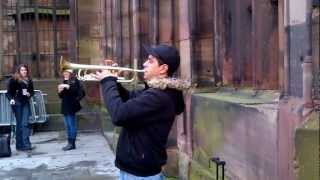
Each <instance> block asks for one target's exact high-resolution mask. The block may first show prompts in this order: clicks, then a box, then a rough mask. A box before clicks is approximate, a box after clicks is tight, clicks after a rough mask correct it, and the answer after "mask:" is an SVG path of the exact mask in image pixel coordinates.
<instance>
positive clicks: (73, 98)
mask: <svg viewBox="0 0 320 180" xmlns="http://www.w3.org/2000/svg"><path fill="white" fill-rule="evenodd" d="M63 84H68V85H69V86H70V88H69V89H66V88H64V89H63V90H62V91H61V92H60V93H58V95H59V97H60V98H61V99H62V102H61V113H62V114H64V115H67V114H75V113H76V112H78V111H79V110H80V109H81V105H80V99H79V93H80V92H79V91H80V90H81V85H80V82H79V80H78V79H77V78H71V79H70V80H64V81H63Z"/></svg>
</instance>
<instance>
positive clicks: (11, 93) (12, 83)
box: [7, 78, 34, 104]
mask: <svg viewBox="0 0 320 180" xmlns="http://www.w3.org/2000/svg"><path fill="white" fill-rule="evenodd" d="M22 89H27V91H28V92H29V93H30V96H29V97H28V96H25V95H22ZM33 95H34V89H33V82H32V80H31V79H29V80H24V81H18V80H16V79H14V78H10V79H9V82H8V87H7V97H8V99H9V100H11V99H14V100H15V101H16V104H25V103H29V100H30V98H31V97H32V96H33Z"/></svg>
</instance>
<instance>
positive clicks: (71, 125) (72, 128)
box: [64, 114, 77, 139]
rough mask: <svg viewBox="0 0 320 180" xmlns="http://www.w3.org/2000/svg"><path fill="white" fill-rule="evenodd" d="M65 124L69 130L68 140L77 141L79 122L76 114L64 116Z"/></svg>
mask: <svg viewBox="0 0 320 180" xmlns="http://www.w3.org/2000/svg"><path fill="white" fill-rule="evenodd" d="M64 123H65V126H66V129H67V135H68V139H76V137H77V121H76V116H75V114H66V115H64Z"/></svg>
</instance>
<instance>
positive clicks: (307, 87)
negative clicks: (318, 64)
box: [302, 56, 313, 107]
mask: <svg viewBox="0 0 320 180" xmlns="http://www.w3.org/2000/svg"><path fill="white" fill-rule="evenodd" d="M312 72H313V66H312V56H305V57H304V58H303V63H302V81H303V84H302V97H303V104H304V105H305V106H307V107H309V106H312V80H313V74H312Z"/></svg>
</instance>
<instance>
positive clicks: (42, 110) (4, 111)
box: [0, 90, 48, 126]
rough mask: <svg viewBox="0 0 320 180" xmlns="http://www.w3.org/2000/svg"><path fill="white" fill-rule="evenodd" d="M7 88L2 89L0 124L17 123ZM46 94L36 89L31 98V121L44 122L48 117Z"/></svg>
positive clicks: (0, 92)
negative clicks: (7, 94)
mask: <svg viewBox="0 0 320 180" xmlns="http://www.w3.org/2000/svg"><path fill="white" fill-rule="evenodd" d="M6 92H7V91H6V90H0V112H1V114H0V126H7V125H15V124H16V119H15V117H14V114H13V111H12V108H11V105H10V103H9V99H8V98H7V96H6ZM44 95H45V94H43V93H42V92H41V91H40V90H35V91H34V96H33V97H32V98H31V100H30V110H31V116H30V119H29V123H32V124H33V123H44V122H46V121H47V119H48V115H47V112H46V107H45V100H44Z"/></svg>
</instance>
